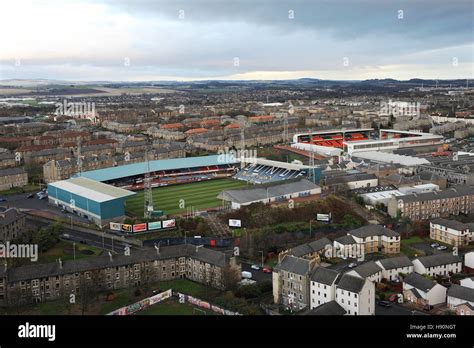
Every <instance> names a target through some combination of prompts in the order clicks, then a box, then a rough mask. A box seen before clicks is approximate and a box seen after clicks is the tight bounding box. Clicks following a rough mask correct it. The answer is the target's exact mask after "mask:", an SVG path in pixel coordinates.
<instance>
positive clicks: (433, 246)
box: [430, 243, 439, 249]
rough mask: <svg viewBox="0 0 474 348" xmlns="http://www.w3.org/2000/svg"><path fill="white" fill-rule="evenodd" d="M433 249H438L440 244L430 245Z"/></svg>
mask: <svg viewBox="0 0 474 348" xmlns="http://www.w3.org/2000/svg"><path fill="white" fill-rule="evenodd" d="M430 246H431V247H432V248H433V249H436V248H437V247H439V244H438V243H433V244H431V245H430Z"/></svg>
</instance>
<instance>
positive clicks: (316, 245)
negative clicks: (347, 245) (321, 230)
mask: <svg viewBox="0 0 474 348" xmlns="http://www.w3.org/2000/svg"><path fill="white" fill-rule="evenodd" d="M308 244H309V246H310V247H311V249H313V250H314V251H320V250H323V249H325V247H326V245H331V246H332V242H331V241H330V240H329V239H328V238H326V237H323V238H321V239H318V240H314V241H312V242H310V243H308Z"/></svg>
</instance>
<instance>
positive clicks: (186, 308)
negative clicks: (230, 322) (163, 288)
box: [137, 298, 216, 315]
mask: <svg viewBox="0 0 474 348" xmlns="http://www.w3.org/2000/svg"><path fill="white" fill-rule="evenodd" d="M137 315H216V313H214V312H212V311H209V310H206V309H203V308H198V307H196V306H193V305H191V304H190V303H179V301H178V300H177V299H176V298H170V299H167V300H165V301H163V302H160V303H157V304H154V305H153V306H150V307H149V308H147V309H145V310H143V311H140V312H137Z"/></svg>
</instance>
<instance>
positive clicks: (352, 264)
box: [348, 262, 357, 268]
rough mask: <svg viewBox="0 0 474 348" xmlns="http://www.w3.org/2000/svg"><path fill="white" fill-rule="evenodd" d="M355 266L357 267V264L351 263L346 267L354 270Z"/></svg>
mask: <svg viewBox="0 0 474 348" xmlns="http://www.w3.org/2000/svg"><path fill="white" fill-rule="evenodd" d="M355 266H357V263H354V262H351V263H350V264H349V266H348V267H349V268H354V267H355Z"/></svg>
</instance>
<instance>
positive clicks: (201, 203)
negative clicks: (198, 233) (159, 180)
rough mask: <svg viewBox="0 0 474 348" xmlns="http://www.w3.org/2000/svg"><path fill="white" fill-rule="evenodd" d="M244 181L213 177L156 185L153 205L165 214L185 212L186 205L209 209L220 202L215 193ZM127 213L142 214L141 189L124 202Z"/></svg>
mask: <svg viewBox="0 0 474 348" xmlns="http://www.w3.org/2000/svg"><path fill="white" fill-rule="evenodd" d="M242 186H245V183H244V182H242V181H239V180H233V179H215V180H210V181H202V182H195V183H191V184H182V185H173V186H168V187H157V188H155V189H153V206H154V208H155V210H164V212H165V214H177V213H182V212H186V207H194V209H198V210H199V209H209V208H214V207H218V206H220V205H221V204H222V202H221V201H220V200H219V199H217V195H218V194H219V193H220V192H221V191H223V190H227V189H233V188H239V187H242ZM181 199H183V200H184V204H185V207H184V208H180V200H181ZM126 210H127V213H129V214H132V215H136V216H143V191H141V192H138V193H137V194H136V195H135V196H133V197H132V198H130V199H128V200H127V202H126Z"/></svg>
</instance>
